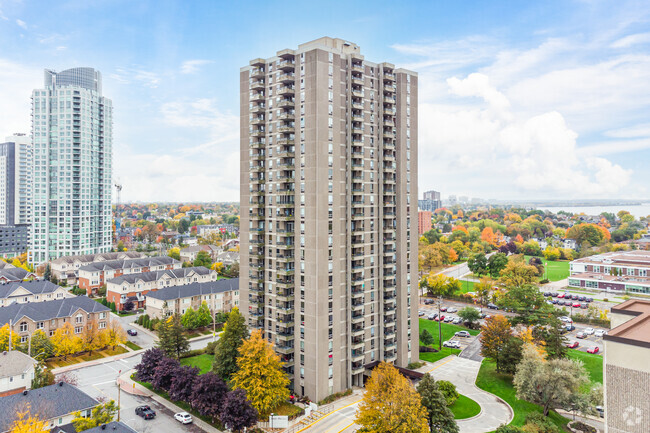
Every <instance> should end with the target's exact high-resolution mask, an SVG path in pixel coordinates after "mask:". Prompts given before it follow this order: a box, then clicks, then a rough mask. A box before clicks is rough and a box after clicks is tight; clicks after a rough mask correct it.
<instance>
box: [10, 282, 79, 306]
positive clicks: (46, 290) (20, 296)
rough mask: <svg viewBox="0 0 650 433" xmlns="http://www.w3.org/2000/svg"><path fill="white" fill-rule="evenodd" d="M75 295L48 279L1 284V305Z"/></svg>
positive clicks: (50, 299)
mask: <svg viewBox="0 0 650 433" xmlns="http://www.w3.org/2000/svg"><path fill="white" fill-rule="evenodd" d="M70 296H73V295H72V294H71V293H70V292H68V291H67V290H66V289H64V288H63V287H60V286H57V285H56V284H54V283H51V282H49V281H46V280H39V281H20V282H12V283H7V284H0V307H4V306H6V305H10V304H13V303H21V304H24V303H27V302H43V301H52V300H55V299H63V298H66V297H70Z"/></svg>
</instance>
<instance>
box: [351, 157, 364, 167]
mask: <svg viewBox="0 0 650 433" xmlns="http://www.w3.org/2000/svg"><path fill="white" fill-rule="evenodd" d="M350 165H351V166H352V167H360V168H361V167H363V160H362V159H361V158H352V162H351V163H350Z"/></svg>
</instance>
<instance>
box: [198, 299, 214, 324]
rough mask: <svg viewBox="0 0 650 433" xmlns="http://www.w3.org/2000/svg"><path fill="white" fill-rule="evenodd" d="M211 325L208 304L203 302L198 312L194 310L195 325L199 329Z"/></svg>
mask: <svg viewBox="0 0 650 433" xmlns="http://www.w3.org/2000/svg"><path fill="white" fill-rule="evenodd" d="M211 323H212V313H211V312H210V308H209V307H208V303H207V302H205V301H203V302H202V303H201V306H200V307H199V309H198V310H196V324H197V326H198V327H199V328H201V327H204V326H208V325H209V324H211Z"/></svg>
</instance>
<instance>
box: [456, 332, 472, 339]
mask: <svg viewBox="0 0 650 433" xmlns="http://www.w3.org/2000/svg"><path fill="white" fill-rule="evenodd" d="M454 336H455V337H465V338H467V337H471V335H470V333H469V332H467V331H458V332H456V333H455V334H454Z"/></svg>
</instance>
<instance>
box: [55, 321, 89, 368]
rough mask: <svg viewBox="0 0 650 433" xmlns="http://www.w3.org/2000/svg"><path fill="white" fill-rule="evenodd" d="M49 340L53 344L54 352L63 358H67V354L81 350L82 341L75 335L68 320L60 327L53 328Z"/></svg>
mask: <svg viewBox="0 0 650 433" xmlns="http://www.w3.org/2000/svg"><path fill="white" fill-rule="evenodd" d="M51 341H52V345H53V346H54V354H55V355H56V356H63V359H67V357H68V355H71V354H73V353H77V352H81V351H82V350H83V342H82V341H81V338H79V337H78V336H77V335H75V333H74V327H73V326H72V324H71V323H70V322H66V323H64V324H63V326H62V327H60V328H58V329H57V330H55V331H54V335H52V339H51Z"/></svg>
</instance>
